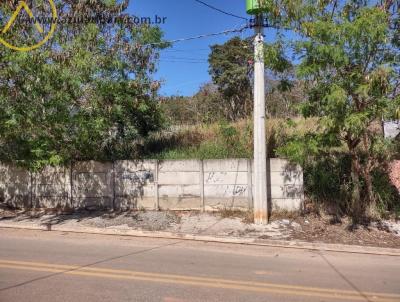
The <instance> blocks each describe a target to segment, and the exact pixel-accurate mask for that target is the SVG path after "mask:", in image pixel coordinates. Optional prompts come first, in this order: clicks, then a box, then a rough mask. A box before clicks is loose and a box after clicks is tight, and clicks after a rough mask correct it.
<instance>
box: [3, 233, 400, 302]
mask: <svg viewBox="0 0 400 302" xmlns="http://www.w3.org/2000/svg"><path fill="white" fill-rule="evenodd" d="M0 301H1V302H6V301H7V302H8V301H16V302H24V301H29V302H33V301H40V302H57V301H71V302H72V301H73V302H81V301H82V302H83V301H85V302H92V301H93V302H101V301H107V302H110V301H130V302H131V301H162V302H186V301H229V302H233V301H252V302H253V301H268V302H273V301H382V302H389V301H400V257H391V256H374V255H359V254H347V253H334V252H315V251H307V250H294V249H283V248H269V247H256V246H244V245H231V244H216V243H202V242H191V241H180V240H164V239H149V238H132V237H120V236H102V235H86V234H71V233H60V232H44V231H43V232H41V231H25V230H11V229H8V230H6V229H0Z"/></svg>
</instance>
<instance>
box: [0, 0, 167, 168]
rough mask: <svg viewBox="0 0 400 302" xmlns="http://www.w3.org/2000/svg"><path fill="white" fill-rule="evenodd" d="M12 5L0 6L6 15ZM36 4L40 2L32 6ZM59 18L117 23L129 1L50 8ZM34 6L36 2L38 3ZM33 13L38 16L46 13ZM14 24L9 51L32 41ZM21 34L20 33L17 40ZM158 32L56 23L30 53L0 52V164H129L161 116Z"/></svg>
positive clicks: (97, 0) (66, 1) (85, 1)
mask: <svg viewBox="0 0 400 302" xmlns="http://www.w3.org/2000/svg"><path fill="white" fill-rule="evenodd" d="M13 2H15V1H4V2H2V3H1V4H0V10H1V11H2V12H7V11H12V8H13V7H14V4H13ZM39 2H40V1H39ZM55 3H56V6H57V10H58V15H59V18H60V19H62V18H69V17H78V18H79V16H96V15H98V14H101V15H107V16H111V17H116V16H120V17H124V16H126V14H124V11H125V10H126V8H127V5H128V1H124V2H122V3H120V2H117V1H105V0H103V1H102V0H90V1H89V0H80V1H72V0H63V1H55ZM39 4H40V3H39ZM39 4H38V5H37V7H36V13H37V14H40V13H42V14H43V15H45V13H46V11H45V6H41V5H39ZM34 30H35V28H34V27H32V26H30V25H29V24H26V23H22V22H20V23H18V22H17V23H16V24H14V26H13V27H12V30H10V31H9V32H8V33H7V36H6V38H7V40H9V41H13V42H14V43H15V44H17V43H22V44H23V43H24V41H25V40H26V39H28V38H27V37H30V38H29V39H28V40H27V41H25V42H32V41H31V40H32V39H35V37H36V38H37V33H34V32H32V31H34ZM21 32H22V33H24V34H21ZM161 38H162V33H161V31H160V30H159V29H158V28H155V27H150V26H148V25H141V26H136V25H132V24H123V23H118V22H117V23H105V24H101V23H99V24H95V23H87V24H78V23H65V24H60V25H58V27H57V30H56V32H55V34H54V36H53V37H52V39H51V40H49V41H48V43H46V44H45V45H44V46H42V47H41V48H39V49H37V50H34V51H30V52H16V51H13V50H10V49H7V48H5V47H2V48H1V49H0V66H1V68H0V83H1V84H0V107H1V109H2V110H1V111H0V159H1V160H4V161H13V162H17V163H19V164H23V165H25V166H27V167H29V168H31V169H40V168H41V167H43V166H44V165H47V164H52V165H56V164H61V163H65V162H68V161H73V160H80V159H102V160H106V159H115V158H129V157H133V156H134V155H135V152H136V151H135V141H136V140H138V139H140V138H141V137H144V136H146V135H147V134H148V132H149V131H152V130H157V129H159V128H160V126H161V124H162V116H161V115H160V111H159V109H158V106H157V104H156V102H155V97H156V92H157V89H158V86H159V85H158V83H157V82H153V81H152V80H151V75H152V74H153V73H154V71H155V63H156V59H157V58H158V52H157V50H158V48H160V47H165V46H166V45H163V44H157V45H159V47H155V46H151V45H149V44H148V43H152V42H159V41H161Z"/></svg>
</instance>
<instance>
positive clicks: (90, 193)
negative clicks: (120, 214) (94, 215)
mask: <svg viewBox="0 0 400 302" xmlns="http://www.w3.org/2000/svg"><path fill="white" fill-rule="evenodd" d="M72 181H73V193H72V196H73V205H74V207H78V208H82V207H95V206H99V207H105V208H111V207H112V205H113V194H114V192H113V191H114V190H113V181H112V163H100V162H95V161H89V162H79V163H76V164H75V165H74V166H73V169H72Z"/></svg>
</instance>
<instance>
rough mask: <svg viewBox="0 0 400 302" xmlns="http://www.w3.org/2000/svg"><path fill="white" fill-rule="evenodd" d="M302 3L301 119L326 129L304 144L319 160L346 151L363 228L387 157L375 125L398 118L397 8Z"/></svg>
mask: <svg viewBox="0 0 400 302" xmlns="http://www.w3.org/2000/svg"><path fill="white" fill-rule="evenodd" d="M304 3H306V4H304ZM304 3H303V7H302V8H303V10H302V12H303V13H298V15H297V16H301V18H297V21H299V22H298V24H300V27H299V33H300V34H301V39H300V40H298V41H297V42H296V43H295V45H296V48H295V50H296V52H297V54H298V55H299V56H300V60H301V61H300V64H299V66H298V76H299V77H300V78H301V79H303V80H304V81H305V82H306V84H307V89H308V100H307V102H306V103H305V105H304V106H303V113H304V115H305V117H310V116H316V117H319V118H320V125H321V131H320V133H317V134H314V135H313V136H312V137H309V141H308V142H307V143H306V144H307V148H308V150H309V151H310V150H311V151H313V152H314V153H315V154H318V153H324V152H327V151H328V152H329V150H330V148H333V147H339V146H342V144H344V145H345V146H346V147H347V152H348V153H349V154H350V156H351V185H352V194H351V202H352V212H353V213H352V214H353V219H354V220H355V222H358V221H359V219H362V218H364V217H365V216H366V215H367V214H368V209H374V206H375V200H376V199H375V195H374V191H373V182H372V172H373V171H374V169H376V168H377V167H379V166H380V165H381V163H382V162H383V161H384V160H385V159H386V158H385V155H386V154H387V153H386V151H387V150H386V147H387V145H386V144H385V142H384V141H383V138H382V135H381V133H379V132H378V131H376V127H374V125H375V124H378V125H379V124H380V121H381V118H382V117H383V116H385V115H387V114H390V112H391V114H392V115H393V112H394V110H393V108H395V107H396V106H398V104H399V101H400V99H399V95H398V93H397V92H396V91H397V82H398V79H399V76H400V74H399V68H398V63H399V62H400V61H399V47H398V46H399V44H398V37H397V36H398V30H399V23H398V11H396V7H398V6H396V5H398V4H395V2H394V1H386V2H383V3H375V5H371V4H366V3H365V2H364V1H346V2H339V1H333V2H331V1H329V2H327V3H324V4H323V5H322V6H320V7H318V6H316V7H317V8H310V6H309V2H304ZM297 12H299V11H297ZM305 12H307V13H305ZM294 19H296V18H294ZM304 143H305V142H304V141H302V142H299V141H293V142H291V143H290V144H289V145H288V146H287V149H286V150H287V151H288V150H291V151H296V150H299V144H303V145H304ZM289 153H290V152H289Z"/></svg>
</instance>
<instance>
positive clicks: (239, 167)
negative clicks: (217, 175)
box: [203, 159, 248, 172]
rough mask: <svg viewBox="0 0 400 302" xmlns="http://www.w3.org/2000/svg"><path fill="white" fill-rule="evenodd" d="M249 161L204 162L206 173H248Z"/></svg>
mask: <svg viewBox="0 0 400 302" xmlns="http://www.w3.org/2000/svg"><path fill="white" fill-rule="evenodd" d="M247 161H248V160H247V159H226V160H224V159H215V160H205V161H204V164H203V165H204V172H247Z"/></svg>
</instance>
